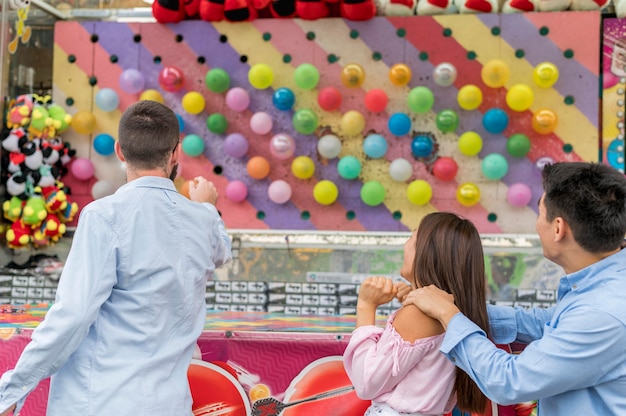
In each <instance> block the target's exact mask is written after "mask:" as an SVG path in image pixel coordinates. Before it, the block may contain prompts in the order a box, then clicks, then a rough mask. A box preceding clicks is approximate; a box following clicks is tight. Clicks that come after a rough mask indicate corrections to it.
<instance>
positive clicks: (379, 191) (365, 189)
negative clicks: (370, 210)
mask: <svg viewBox="0 0 626 416" xmlns="http://www.w3.org/2000/svg"><path fill="white" fill-rule="evenodd" d="M361 200H362V201H363V202H364V203H365V204H366V205H369V206H370V207H375V206H376V205H380V204H382V203H383V201H384V200H385V187H384V186H383V184H382V183H380V182H378V181H369V182H365V183H364V184H363V186H362V187H361Z"/></svg>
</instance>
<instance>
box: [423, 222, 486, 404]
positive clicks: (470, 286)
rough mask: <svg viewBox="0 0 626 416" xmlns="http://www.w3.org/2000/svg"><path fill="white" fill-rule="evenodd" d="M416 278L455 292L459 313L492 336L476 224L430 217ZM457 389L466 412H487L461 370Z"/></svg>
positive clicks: (425, 228) (425, 226) (457, 378)
mask: <svg viewBox="0 0 626 416" xmlns="http://www.w3.org/2000/svg"><path fill="white" fill-rule="evenodd" d="M412 278H413V281H414V284H415V285H417V283H418V281H419V283H420V285H422V286H428V285H435V286H437V287H438V288H440V289H442V290H445V291H446V292H449V293H451V294H452V295H453V296H454V303H455V304H456V306H457V307H458V308H459V310H460V311H461V312H462V313H463V314H464V315H465V316H467V317H468V318H469V319H471V320H472V321H474V322H475V323H476V324H477V325H478V326H479V327H480V328H482V329H483V330H484V331H485V333H486V334H487V336H489V318H488V317H487V304H486V303H487V301H486V294H485V292H486V287H485V286H486V279H485V256H484V253H483V246H482V242H481V239H480V235H479V233H478V230H477V229H476V227H475V226H474V224H473V223H472V222H471V221H469V220H467V219H464V218H461V217H459V216H458V215H456V214H453V213H451V212H433V213H430V214H428V215H426V216H425V217H424V218H423V219H422V221H421V222H420V225H419V227H418V229H417V233H416V238H415V259H414V261H413V270H412ZM454 389H455V391H456V395H457V400H458V403H457V406H458V407H459V409H461V410H463V411H470V412H474V413H483V412H484V411H485V406H486V404H487V399H486V397H485V396H484V395H483V393H482V392H481V391H480V389H479V388H478V386H477V385H476V383H474V382H473V381H472V379H471V378H470V377H469V375H467V374H466V373H465V372H463V371H457V374H456V381H455V384H454Z"/></svg>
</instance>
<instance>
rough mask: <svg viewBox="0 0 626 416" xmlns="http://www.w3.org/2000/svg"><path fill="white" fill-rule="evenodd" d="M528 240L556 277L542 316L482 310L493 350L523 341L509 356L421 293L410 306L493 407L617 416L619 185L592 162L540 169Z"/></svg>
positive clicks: (625, 329)
mask: <svg viewBox="0 0 626 416" xmlns="http://www.w3.org/2000/svg"><path fill="white" fill-rule="evenodd" d="M543 186H544V194H543V196H542V197H541V199H540V201H539V215H538V217H537V223H536V228H537V233H538V234H539V237H540V239H541V243H542V247H543V253H544V256H546V258H548V259H550V260H552V261H554V262H555V263H557V264H558V265H560V266H561V267H562V268H563V269H564V271H565V273H566V275H565V276H564V277H563V278H562V279H561V281H560V284H559V288H558V302H557V304H556V306H554V307H552V308H550V309H531V310H524V309H520V308H515V309H514V308H510V307H495V306H490V307H489V321H490V328H491V335H492V337H493V341H494V342H496V343H500V344H501V343H509V342H512V341H514V340H518V341H522V342H526V343H528V346H527V347H526V348H525V349H524V351H522V352H521V353H520V354H519V355H511V354H508V353H506V352H504V351H502V350H500V349H498V348H496V347H495V346H494V345H493V343H492V341H490V340H489V339H487V338H486V337H485V334H484V332H483V331H481V330H480V328H478V327H477V326H476V325H475V324H474V323H473V322H471V321H469V320H468V319H467V318H466V317H465V316H463V315H462V314H461V313H459V310H458V308H456V306H455V305H454V301H453V299H452V297H451V295H449V294H448V293H446V292H444V291H442V290H440V289H438V288H436V287H434V286H428V287H424V288H419V289H417V290H415V291H413V292H411V293H410V294H409V295H408V296H407V298H406V300H405V302H404V304H405V305H408V304H415V305H417V306H418V307H419V308H420V309H422V310H423V311H424V312H425V313H427V314H428V315H430V316H432V317H434V318H436V319H438V320H439V321H440V322H441V323H442V324H443V326H444V328H446V335H445V339H444V342H443V344H442V346H441V351H442V352H443V353H444V354H446V355H447V356H448V358H449V359H450V360H452V361H453V362H454V363H455V364H456V365H457V366H458V367H460V368H461V369H463V370H464V371H466V372H467V373H468V374H469V375H470V376H471V377H472V379H474V380H475V381H476V383H477V384H478V386H479V387H480V389H481V390H482V391H483V392H484V393H485V395H486V396H487V397H489V398H490V399H491V400H493V401H495V402H497V403H501V404H511V403H519V402H523V401H528V400H533V399H539V400H538V402H539V404H538V412H539V413H538V414H539V415H540V416H543V415H545V416H572V415H594V416H595V415H598V416H600V415H601V416H608V415H615V416H622V415H626V353H625V351H626V307H624V297H625V296H626V249H625V248H624V247H625V244H624V235H625V234H626V177H624V174H622V173H621V172H618V171H617V170H615V169H613V168H611V167H609V166H606V165H600V164H594V163H583V162H571V163H556V164H553V165H548V166H546V167H545V168H544V169H543Z"/></svg>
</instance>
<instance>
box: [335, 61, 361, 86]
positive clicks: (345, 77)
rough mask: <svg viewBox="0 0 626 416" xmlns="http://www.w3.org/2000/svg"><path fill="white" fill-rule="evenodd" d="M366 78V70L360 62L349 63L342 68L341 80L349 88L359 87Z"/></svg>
mask: <svg viewBox="0 0 626 416" xmlns="http://www.w3.org/2000/svg"><path fill="white" fill-rule="evenodd" d="M364 80H365V71H364V70H363V67H361V65H358V64H348V65H346V66H344V67H343V69H342V70H341V82H342V83H343V85H345V86H346V87H348V88H358V87H360V86H361V84H363V81H364Z"/></svg>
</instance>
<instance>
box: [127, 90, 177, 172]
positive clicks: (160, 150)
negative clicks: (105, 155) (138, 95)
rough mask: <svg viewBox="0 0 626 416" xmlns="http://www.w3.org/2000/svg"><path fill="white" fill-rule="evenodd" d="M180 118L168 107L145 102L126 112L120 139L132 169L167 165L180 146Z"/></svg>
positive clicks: (137, 103) (129, 108)
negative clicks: (178, 145) (173, 152)
mask: <svg viewBox="0 0 626 416" xmlns="http://www.w3.org/2000/svg"><path fill="white" fill-rule="evenodd" d="M178 136H179V125H178V118H177V117H176V114H174V112H173V111H172V110H170V109H169V108H168V107H167V106H165V105H163V104H161V103H158V102H156V101H150V100H142V101H139V102H136V103H135V104H133V105H131V106H130V107H128V108H127V109H126V111H124V114H122V118H121V119H120V124H119V129H118V140H119V143H120V147H121V149H122V153H123V154H124V158H125V159H126V162H127V163H128V165H129V166H132V167H134V168H137V169H154V168H163V167H166V166H167V163H168V161H169V156H170V155H171V153H172V151H173V150H174V149H175V148H176V145H177V144H178Z"/></svg>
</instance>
